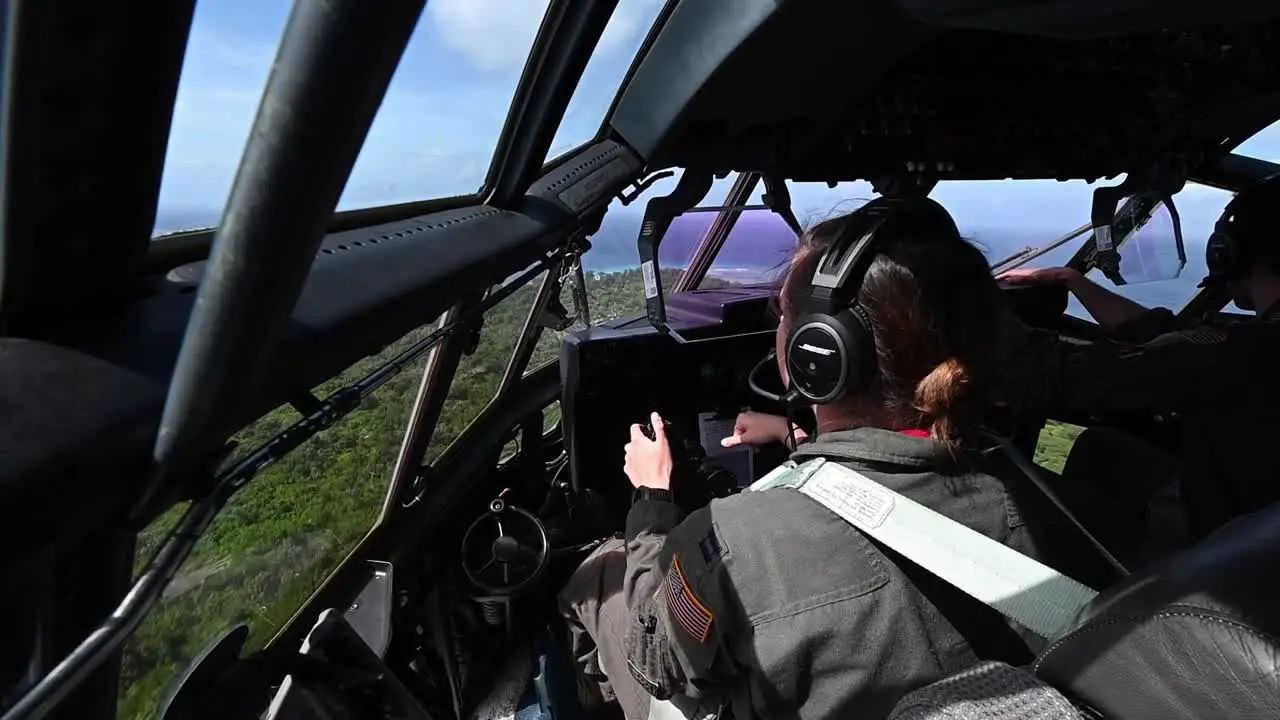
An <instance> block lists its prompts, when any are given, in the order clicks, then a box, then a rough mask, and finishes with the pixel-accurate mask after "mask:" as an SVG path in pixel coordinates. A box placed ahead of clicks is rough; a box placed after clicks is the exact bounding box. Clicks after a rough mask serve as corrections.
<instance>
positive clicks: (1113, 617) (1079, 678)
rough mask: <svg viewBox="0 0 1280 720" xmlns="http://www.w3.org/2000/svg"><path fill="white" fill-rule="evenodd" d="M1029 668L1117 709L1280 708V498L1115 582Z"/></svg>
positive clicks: (1256, 712)
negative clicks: (1071, 627)
mask: <svg viewBox="0 0 1280 720" xmlns="http://www.w3.org/2000/svg"><path fill="white" fill-rule="evenodd" d="M1032 669H1033V670H1034V672H1035V674H1036V675H1037V676H1038V677H1039V678H1041V679H1042V680H1044V681H1045V682H1047V683H1049V684H1050V685H1052V686H1053V687H1055V688H1057V689H1059V690H1061V691H1062V692H1063V693H1064V694H1065V695H1067V696H1068V697H1070V698H1071V699H1072V700H1073V701H1075V702H1076V703H1077V704H1081V705H1083V706H1086V707H1088V708H1091V709H1092V710H1094V711H1096V712H1097V713H1098V714H1099V715H1100V716H1101V717H1103V718H1108V719H1111V720H1179V719H1181V718H1186V719H1187V720H1191V719H1192V718H1205V719H1207V718H1233V719H1236V720H1255V719H1256V720H1275V718H1280V505H1278V506H1272V507H1270V508H1267V509H1265V510H1262V511H1259V512H1257V513H1254V514H1252V515H1248V516H1244V517H1241V518H1239V519H1238V520H1236V521H1234V522H1233V523H1231V524H1230V525H1227V526H1225V527H1223V528H1221V529H1220V530H1219V531H1217V532H1216V533H1214V534H1213V535H1210V536H1209V537H1207V538H1206V539H1205V540H1203V541H1202V542H1201V543H1199V544H1198V545H1196V546H1194V547H1192V548H1190V549H1188V550H1184V551H1183V552H1180V553H1178V554H1176V555H1173V556H1171V557H1169V558H1167V559H1166V560H1164V561H1162V562H1160V563H1158V564H1156V565H1154V566H1152V567H1150V568H1148V569H1146V570H1144V571H1142V572H1139V573H1135V574H1134V575H1132V576H1130V577H1129V578H1127V579H1125V580H1124V581H1123V582H1121V583H1119V584H1118V585H1116V586H1114V587H1112V588H1109V589H1108V590H1107V591H1106V592H1105V593H1103V594H1101V595H1100V596H1098V598H1097V599H1096V600H1095V601H1094V602H1093V603H1092V604H1091V605H1090V606H1089V607H1088V608H1086V609H1085V611H1084V612H1083V613H1082V614H1081V618H1080V621H1079V624H1078V625H1077V627H1076V628H1075V629H1074V630H1072V631H1070V632H1068V633H1067V634H1065V635H1063V636H1062V637H1061V638H1059V639H1058V640H1056V641H1054V642H1053V643H1052V644H1051V645H1050V646H1049V647H1048V648H1046V649H1045V650H1044V651H1043V652H1042V653H1041V655H1040V657H1038V658H1037V659H1036V660H1035V662H1034V663H1033V665H1032Z"/></svg>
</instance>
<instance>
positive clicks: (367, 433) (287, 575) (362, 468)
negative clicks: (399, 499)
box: [118, 323, 443, 718]
mask: <svg viewBox="0 0 1280 720" xmlns="http://www.w3.org/2000/svg"><path fill="white" fill-rule="evenodd" d="M434 328H435V324H434V323H431V324H428V325H426V326H424V327H421V328H419V329H417V330H415V331H413V332H412V333H410V334H408V335H406V336H405V337H403V338H401V339H400V340H398V341H396V342H394V343H392V344H391V345H389V346H388V347H387V348H385V349H383V350H382V351H381V352H379V353H378V354H376V355H374V356H371V357H368V358H365V359H364V360H361V361H360V362H358V363H356V364H355V365H353V366H352V367H350V368H348V369H347V370H346V371H345V372H344V373H342V374H341V375H339V376H338V377H337V378H334V379H332V380H329V381H328V382H326V383H324V384H323V385H321V386H320V387H318V388H315V389H314V394H315V395H316V396H317V397H325V396H327V395H328V394H329V393H331V392H333V391H334V390H335V389H337V388H340V387H344V386H346V385H348V384H350V383H351V382H353V381H355V380H358V379H359V378H361V377H364V376H365V375H366V374H368V373H369V372H371V371H372V370H373V369H375V368H376V367H378V366H380V365H382V364H384V363H385V362H386V361H387V360H389V359H391V358H392V357H394V356H395V355H397V354H399V353H400V352H403V351H404V350H405V349H406V348H407V347H409V345H411V344H412V343H414V342H416V341H417V340H419V339H421V338H422V337H424V336H426V334H427V333H429V332H430V331H431V330H433V329H434ZM426 362H427V359H426V357H423V358H421V359H419V360H418V361H417V362H415V363H412V364H411V365H410V366H409V367H407V368H406V369H405V370H403V371H402V372H401V373H399V374H398V375H396V376H395V377H393V378H392V379H391V380H390V381H388V382H387V384H385V385H383V386H382V387H381V388H379V389H378V390H376V391H375V392H374V393H373V394H372V395H370V396H369V397H367V398H366V399H365V401H364V402H363V403H362V405H361V406H360V408H358V409H357V410H355V411H354V412H352V413H351V414H349V415H347V416H346V417H344V418H342V419H341V420H339V421H338V422H337V423H335V424H334V425H333V426H332V427H330V428H328V429H326V430H324V431H322V432H321V433H319V434H318V435H316V436H315V437H313V438H311V439H310V440H309V441H307V442H306V443H304V444H303V445H302V446H301V447H299V448H298V449H296V450H294V451H293V452H291V453H289V454H288V455H285V456H284V457H283V458H281V459H280V460H278V461H277V462H275V463H274V464H273V465H271V466H270V467H268V468H266V469H265V470H263V471H262V472H260V473H259V474H258V475H257V477H255V478H254V479H253V481H252V482H250V483H249V484H247V485H246V486H245V487H244V488H243V489H241V490H240V491H239V492H238V493H236V494H235V495H234V496H232V498H231V500H230V502H228V504H227V506H226V508H225V509H224V510H223V511H222V512H221V513H220V514H218V516H217V517H216V518H215V519H214V521H213V523H212V524H211V525H210V527H209V529H208V531H207V532H206V533H205V534H204V536H203V537H202V538H201V539H200V541H199V542H198V543H196V546H195V549H194V550H193V551H192V553H191V556H190V558H188V559H187V561H186V563H185V564H183V566H182V568H181V569H180V570H179V572H178V574H177V577H175V578H174V581H173V583H172V584H171V585H170V586H169V587H168V589H167V590H166V591H165V594H164V596H163V597H162V598H161V600H160V601H159V602H158V603H157V605H156V608H155V609H154V610H153V611H152V612H151V614H149V615H148V616H147V618H146V619H145V620H144V621H143V623H142V625H141V626H140V627H139V628H138V630H137V632H136V633H134V634H133V636H132V637H130V639H129V641H128V642H127V643H126V645H125V647H124V655H123V664H122V668H121V682H120V697H119V706H118V710H119V716H120V717H122V718H143V717H155V716H156V714H157V712H158V709H159V704H160V703H161V702H162V701H163V699H164V697H165V694H166V692H167V691H168V690H169V688H170V684H171V683H172V682H173V681H174V680H175V678H176V677H177V676H178V675H179V674H180V673H182V672H183V671H184V670H185V669H186V668H187V666H188V665H189V663H191V662H192V661H193V660H194V659H195V658H196V657H197V656H199V654H200V653H201V652H202V651H203V650H204V648H205V647H206V646H208V645H209V644H210V643H211V642H213V641H214V640H215V639H217V638H219V637H221V636H222V634H223V633H225V632H227V631H228V630H230V629H232V628H233V627H235V626H236V625H238V624H240V623H244V624H246V625H247V626H248V628H249V638H248V642H247V647H246V649H245V652H251V651H253V650H256V649H258V648H261V647H262V646H263V645H264V644H265V643H266V642H267V641H268V640H270V639H271V638H272V637H273V636H274V635H275V634H276V633H277V632H278V631H279V630H280V629H281V628H282V627H283V626H284V624H285V623H286V622H288V620H289V619H290V618H291V617H292V616H293V614H294V613H295V612H296V611H297V610H298V609H299V608H300V607H302V605H303V603H304V602H305V601H306V600H307V598H308V597H310V596H311V594H312V592H314V591H315V589H316V588H317V587H319V586H320V584H321V583H322V582H323V581H324V580H325V578H327V577H328V576H329V574H330V573H331V572H333V571H334V570H335V569H337V568H338V566H339V565H340V564H341V563H342V561H343V559H344V558H346V556H347V555H348V554H349V553H350V552H351V551H352V550H353V549H354V548H355V547H356V546H357V545H358V544H359V543H360V541H361V540H362V539H363V538H364V536H365V535H366V534H367V533H368V532H369V530H370V529H371V528H372V527H373V526H374V525H375V523H376V522H377V521H378V518H379V514H380V512H381V509H382V505H383V501H384V500H385V498H386V495H387V491H388V489H389V487H390V485H391V480H392V471H393V469H394V467H395V462H396V456H397V452H398V450H399V446H400V439H401V438H402V437H403V435H404V429H405V423H406V421H407V419H408V417H409V411H410V408H411V406H412V404H413V399H414V395H415V390H416V388H417V383H418V379H419V377H420V376H421V374H422V370H423V368H424V367H425V365H426ZM299 419H301V415H299V413H298V412H297V411H296V410H294V409H293V408H291V407H288V406H284V407H280V408H277V409H276V410H274V411H272V412H270V413H268V414H267V415H265V416H263V417H262V418H260V419H258V420H257V421H256V422H254V423H252V424H251V425H249V426H248V427H246V428H244V429H243V430H241V431H240V432H239V433H237V434H236V435H235V437H234V438H233V440H234V441H235V442H236V443H238V446H237V451H236V453H235V456H234V457H233V460H234V459H237V458H240V457H243V456H245V455H247V454H248V453H249V452H251V451H253V450H254V449H257V448H258V447H260V446H261V445H262V444H263V443H265V442H266V441H267V440H269V439H271V438H272V437H274V436H275V435H276V434H278V433H279V432H281V431H283V430H284V429H286V428H287V427H289V426H290V425H291V424H293V423H294V422H296V421H298V420H299ZM442 424H443V423H442ZM184 509H185V507H184V506H177V507H174V508H171V509H170V510H169V511H168V512H167V513H165V514H164V515H162V516H161V517H160V518H158V519H157V520H156V521H154V522H153V523H151V524H150V525H149V526H148V527H147V528H145V529H144V530H143V531H142V532H141V533H140V534H139V538H138V550H137V554H136V560H135V573H137V572H140V571H141V569H142V566H143V565H144V564H145V563H146V562H147V560H149V559H150V557H151V554H152V552H154V549H155V547H156V546H157V545H158V544H159V542H160V540H161V539H162V538H163V537H164V535H165V534H166V533H167V532H168V530H169V529H170V528H171V527H172V526H173V524H174V523H175V522H176V521H177V519H178V517H180V516H181V514H182V512H183V510H184Z"/></svg>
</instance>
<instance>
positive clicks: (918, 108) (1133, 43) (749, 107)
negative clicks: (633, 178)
mask: <svg viewBox="0 0 1280 720" xmlns="http://www.w3.org/2000/svg"><path fill="white" fill-rule="evenodd" d="M1278 35H1280V5H1275V4H1271V3H1248V2H1244V1H1243V0H1240V1H1237V0H1225V1H1223V2H1214V3H1203V2H1191V0H1185V1H1178V0H1174V1H1166V2H1154V1H1152V0H1076V1H1075V2H1071V3H1068V2H1065V0H1063V1H1057V0H1054V1H1048V2H1018V3H1014V2H997V1H995V0H950V1H949V2H947V1H941V2H940V1H936V0H935V1H932V2H926V0H865V1H863V2H856V3H852V2H827V1H825V0H735V2H733V3H724V2H720V1H719V0H682V1H681V2H680V3H679V4H678V5H677V6H676V8H675V9H674V11H673V12H672V14H671V16H670V18H669V19H668V21H667V23H666V25H665V26H664V27H663V28H662V30H661V32H660V33H659V34H658V36H657V37H656V38H655V41H654V43H653V46H652V48H651V49H650V51H649V53H648V54H647V55H646V56H645V57H643V58H642V59H640V60H639V61H638V63H637V66H636V68H635V70H634V72H633V75H632V76H631V78H630V81H629V83H628V84H627V86H626V87H625V88H624V89H623V90H622V92H621V93H620V95H619V100H618V102H617V104H616V106H615V108H614V112H613V113H612V115H611V117H610V120H609V122H610V125H611V127H612V128H613V129H614V130H615V131H616V132H617V134H618V135H619V136H620V137H621V138H622V139H623V140H625V141H626V142H627V143H628V144H629V145H631V146H632V147H633V148H635V149H636V150H637V151H638V152H639V153H640V155H641V156H642V157H643V158H645V160H646V161H647V162H648V165H649V167H651V168H660V167H667V166H672V165H675V166H681V167H705V168H709V169H714V170H764V171H769V172H773V173H776V174H779V175H781V176H784V177H787V178H790V179H794V180H799V181H823V180H852V179H872V180H876V179H880V178H885V177H892V176H894V175H895V174H897V173H900V172H902V171H916V172H920V171H923V172H924V173H925V174H926V175H932V176H933V177H934V178H936V179H942V180H946V179H1003V178H1058V179H1068V178H1084V179H1089V180H1092V179H1096V178H1102V177H1112V176H1115V175H1118V174H1120V173H1123V172H1127V171H1130V170H1131V169H1133V168H1134V167H1137V166H1140V165H1142V164H1144V163H1146V162H1149V161H1151V160H1152V158H1154V157H1156V156H1159V155H1163V154H1167V153H1169V152H1171V151H1172V152H1174V153H1177V154H1180V155H1181V156H1183V157H1184V158H1185V160H1186V162H1187V164H1188V166H1189V167H1191V168H1195V167H1197V166H1199V165H1202V164H1203V163H1205V162H1208V161H1212V160H1216V159H1217V158H1218V157H1220V156H1222V155H1223V154H1225V153H1227V152H1229V151H1230V149H1231V148H1232V147H1234V146H1235V145H1237V144H1238V143H1240V142H1242V141H1243V140H1244V139H1246V138H1248V137H1249V136H1250V135H1252V134H1253V133H1255V132H1256V131H1258V130H1260V129H1261V128H1263V127H1265V126H1266V125H1267V124H1269V123H1270V122H1271V121H1272V120H1274V119H1275V117H1277V115H1280V92H1278V91H1277V88H1280V42H1277V41H1276V40H1277V36H1278Z"/></svg>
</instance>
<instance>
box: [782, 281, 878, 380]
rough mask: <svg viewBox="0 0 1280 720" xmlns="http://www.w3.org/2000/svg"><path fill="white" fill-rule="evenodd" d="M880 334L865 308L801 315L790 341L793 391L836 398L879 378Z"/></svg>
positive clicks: (857, 307) (789, 363)
mask: <svg viewBox="0 0 1280 720" xmlns="http://www.w3.org/2000/svg"><path fill="white" fill-rule="evenodd" d="M875 369H876V352H875V335H874V334H873V333H872V330H871V319H870V318H869V317H868V316H867V314H866V312H865V311H864V310H863V309H862V308H861V307H860V306H857V305H855V306H853V307H851V308H846V309H843V310H841V311H840V312H838V313H835V314H834V315H828V314H825V313H815V314H811V315H808V316H806V317H804V318H801V320H800V321H799V322H797V323H796V329H795V331H794V332H792V333H791V336H790V338H788V340H787V372H788V374H789V375H790V376H791V385H792V387H793V389H794V390H796V391H797V392H799V393H800V395H802V396H803V397H805V398H806V399H808V400H809V401H811V402H814V403H817V404H820V405H823V404H828V403H833V402H836V401H837V400H840V399H842V398H844V397H845V396H847V395H848V394H849V393H851V392H860V391H862V390H864V389H865V388H867V387H868V386H869V385H870V384H871V382H872V381H873V380H874V378H875Z"/></svg>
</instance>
